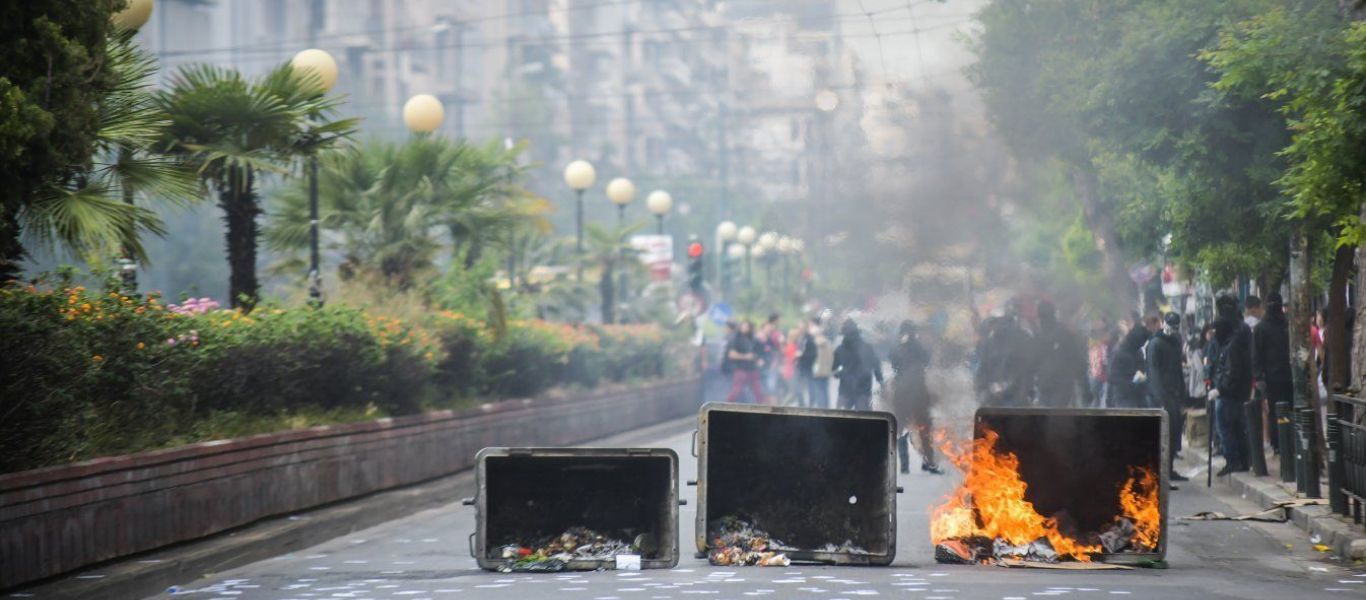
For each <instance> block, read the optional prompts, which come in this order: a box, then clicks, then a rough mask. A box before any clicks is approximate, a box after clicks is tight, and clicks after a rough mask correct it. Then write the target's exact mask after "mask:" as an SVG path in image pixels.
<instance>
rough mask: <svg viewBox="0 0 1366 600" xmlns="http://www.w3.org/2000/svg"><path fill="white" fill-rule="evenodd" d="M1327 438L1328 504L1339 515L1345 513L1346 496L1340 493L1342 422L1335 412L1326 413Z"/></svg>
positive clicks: (1342, 469) (1341, 479)
mask: <svg viewBox="0 0 1366 600" xmlns="http://www.w3.org/2000/svg"><path fill="white" fill-rule="evenodd" d="M1325 433H1326V434H1327V439H1325V440H1324V442H1325V445H1326V446H1327V448H1328V506H1329V507H1331V508H1332V509H1333V512H1334V513H1337V514H1339V515H1345V514H1347V496H1346V495H1344V494H1343V493H1342V483H1343V477H1344V474H1345V469H1344V468H1343V464H1342V458H1343V457H1342V422H1341V421H1338V417H1337V414H1336V413H1329V414H1328V431H1327V432H1325Z"/></svg>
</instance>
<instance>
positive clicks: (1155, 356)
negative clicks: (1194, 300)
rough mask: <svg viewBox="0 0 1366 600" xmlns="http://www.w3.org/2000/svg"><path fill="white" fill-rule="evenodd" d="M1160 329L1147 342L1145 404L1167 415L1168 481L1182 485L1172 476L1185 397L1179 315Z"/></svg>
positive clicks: (1177, 476) (1179, 477)
mask: <svg viewBox="0 0 1366 600" xmlns="http://www.w3.org/2000/svg"><path fill="white" fill-rule="evenodd" d="M1163 325H1164V326H1163V327H1162V329H1161V330H1160V331H1158V332H1157V333H1154V334H1153V336H1152V338H1150V339H1149V340H1148V361H1147V363H1148V402H1149V404H1151V405H1152V406H1156V407H1158V408H1162V409H1164V410H1166V411H1167V447H1168V449H1169V452H1168V456H1169V457H1170V459H1171V460H1170V461H1169V462H1168V464H1167V469H1168V473H1169V474H1170V475H1169V478H1170V480H1171V481H1185V480H1186V478H1185V477H1184V476H1182V475H1181V474H1180V473H1177V472H1176V469H1174V468H1173V464H1174V463H1175V462H1176V451H1177V449H1179V448H1180V446H1181V416H1182V414H1183V413H1182V411H1181V404H1182V401H1183V400H1184V399H1185V397H1186V381H1185V379H1184V378H1183V375H1182V372H1181V355H1182V350H1181V337H1180V335H1179V334H1178V332H1179V331H1180V329H1181V315H1178V314H1176V313H1174V312H1172V313H1167V315H1166V317H1165V318H1164V320H1163Z"/></svg>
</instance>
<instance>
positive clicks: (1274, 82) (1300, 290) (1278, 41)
mask: <svg viewBox="0 0 1366 600" xmlns="http://www.w3.org/2000/svg"><path fill="white" fill-rule="evenodd" d="M1343 8H1344V10H1343V11H1342V13H1339V12H1338V11H1335V10H1334V9H1333V7H1329V6H1324V5H1309V6H1306V7H1305V8H1303V9H1298V10H1294V9H1278V10H1273V11H1269V12H1267V13H1265V14H1262V15H1258V16H1256V17H1254V18H1251V19H1247V20H1245V21H1243V22H1241V23H1239V24H1238V25H1237V26H1235V27H1232V28H1229V29H1228V30H1227V31H1225V32H1224V33H1223V35H1221V36H1220V39H1219V43H1218V45H1217V46H1216V47H1214V48H1212V49H1210V50H1208V51H1206V52H1205V53H1203V54H1202V55H1201V58H1203V59H1204V60H1206V61H1207V62H1208V63H1209V64H1210V65H1211V66H1212V67H1213V68H1214V69H1215V70H1216V72H1217V73H1218V74H1219V80H1218V81H1217V82H1216V83H1215V86H1214V87H1215V89H1217V90H1220V91H1222V92H1225V93H1228V94H1231V95H1239V96H1243V97H1257V98H1262V99H1265V100H1267V101H1270V102H1275V103H1277V105H1278V111H1279V112H1280V114H1281V115H1282V116H1283V117H1284V118H1285V120H1286V126H1287V128H1288V130H1289V131H1290V132H1291V139H1290V141H1289V143H1288V144H1287V145H1286V146H1285V147H1284V150H1282V151H1281V155H1282V156H1283V157H1284V158H1285V160H1286V162H1287V163H1288V164H1287V168H1286V169H1285V171H1284V172H1283V173H1282V174H1281V176H1280V178H1279V179H1277V181H1276V183H1277V184H1278V185H1279V187H1280V189H1281V191H1282V192H1283V193H1284V194H1285V196H1286V197H1288V198H1289V199H1290V201H1289V205H1288V207H1287V208H1288V210H1287V211H1286V212H1287V213H1288V214H1287V217H1288V218H1290V219H1293V222H1294V223H1295V224H1296V227H1297V228H1298V230H1299V235H1298V237H1297V241H1300V242H1301V243H1300V244H1299V246H1300V247H1299V248H1298V249H1297V252H1296V257H1297V258H1298V259H1299V260H1300V264H1297V265H1295V267H1296V268H1295V269H1294V270H1293V271H1292V272H1293V273H1297V274H1299V275H1300V277H1298V278H1296V279H1297V281H1294V282H1292V283H1296V284H1297V286H1296V289H1294V290H1293V294H1292V296H1293V298H1292V302H1294V304H1297V305H1299V306H1300V307H1301V310H1298V311H1296V313H1295V316H1296V317H1297V318H1296V319H1295V321H1294V329H1295V331H1296V335H1295V342H1296V344H1297V345H1299V346H1304V345H1305V344H1306V343H1307V331H1308V325H1309V323H1308V316H1309V309H1308V307H1309V304H1308V301H1309V299H1310V297H1311V296H1310V292H1311V290H1310V282H1309V279H1310V278H1309V277H1308V272H1309V270H1310V268H1309V265H1310V264H1312V261H1314V254H1316V253H1318V252H1321V250H1320V249H1318V248H1316V247H1315V246H1314V245H1313V244H1312V241H1313V240H1315V239H1316V238H1321V237H1322V236H1320V235H1316V234H1317V232H1321V231H1324V230H1325V229H1327V230H1329V231H1331V232H1333V234H1334V235H1335V237H1336V249H1335V251H1334V254H1335V256H1334V259H1333V270H1332V273H1333V275H1332V278H1331V280H1330V283H1329V298H1330V301H1329V305H1328V318H1329V323H1328V328H1327V331H1328V332H1329V335H1328V339H1327V340H1325V341H1326V343H1327V345H1328V352H1329V357H1330V358H1331V359H1332V364H1331V365H1329V370H1328V371H1329V375H1330V376H1331V378H1330V380H1329V385H1330V386H1332V387H1334V388H1340V387H1345V386H1347V385H1348V383H1349V382H1348V378H1347V373H1348V364H1349V363H1348V361H1347V338H1346V334H1345V332H1346V328H1347V327H1346V320H1347V319H1346V309H1347V307H1346V292H1347V280H1348V277H1349V276H1350V273H1351V270H1352V260H1353V255H1354V250H1353V248H1354V247H1359V245H1360V242H1361V234H1362V231H1363V224H1366V203H1364V202H1363V200H1366V23H1364V22H1362V21H1360V20H1357V21H1355V22H1349V21H1345V20H1343V19H1342V18H1341V17H1344V16H1345V17H1349V18H1351V17H1353V16H1357V17H1358V18H1359V15H1355V14H1354V13H1353V12H1352V11H1351V10H1346V8H1347V7H1346V6H1345V5H1344V6H1343ZM1358 267H1359V265H1358ZM1358 270H1360V269H1358ZM1358 311H1359V312H1358V315H1359V316H1360V315H1363V313H1362V312H1360V311H1361V307H1360V305H1358ZM1357 339H1358V340H1362V339H1366V329H1363V328H1362V325H1361V324H1358V328H1357ZM1299 349H1303V350H1307V348H1299ZM1356 354H1357V356H1356V358H1355V360H1354V362H1355V366H1356V367H1357V371H1356V373H1357V383H1358V386H1359V385H1360V382H1361V381H1363V375H1362V372H1363V371H1366V355H1364V354H1363V352H1360V351H1358V352H1357V353H1356ZM1297 355H1298V354H1297ZM1299 366H1301V367H1302V371H1303V373H1302V375H1303V376H1302V377H1299V378H1298V379H1299V380H1300V381H1301V385H1300V386H1298V387H1300V389H1301V390H1302V392H1303V395H1304V396H1306V397H1307V398H1308V400H1310V401H1311V402H1312V401H1314V400H1315V399H1316V396H1317V388H1316V386H1314V384H1313V383H1312V381H1313V379H1314V378H1313V377H1312V376H1311V375H1310V374H1312V373H1313V372H1314V365H1313V364H1312V363H1311V362H1306V363H1305V364H1303V365H1299Z"/></svg>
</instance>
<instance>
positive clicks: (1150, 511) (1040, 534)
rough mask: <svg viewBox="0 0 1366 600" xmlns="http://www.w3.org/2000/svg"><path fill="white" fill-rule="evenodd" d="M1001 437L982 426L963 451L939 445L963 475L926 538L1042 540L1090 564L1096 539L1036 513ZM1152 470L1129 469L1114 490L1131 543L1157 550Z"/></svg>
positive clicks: (1157, 520)
mask: <svg viewBox="0 0 1366 600" xmlns="http://www.w3.org/2000/svg"><path fill="white" fill-rule="evenodd" d="M999 438H1000V436H999V435H998V434H997V433H996V432H995V431H991V430H985V431H984V432H983V435H982V436H981V437H978V438H976V439H974V440H973V441H972V444H971V447H970V448H967V449H959V448H954V447H953V446H952V445H951V444H944V445H943V447H942V449H943V451H944V454H945V455H946V456H948V457H949V459H950V460H952V461H953V462H954V464H955V465H956V466H957V467H958V469H959V470H960V471H962V472H963V473H964V477H963V482H962V484H960V485H959V486H958V488H957V489H956V490H954V491H953V492H951V493H950V494H949V496H948V498H946V500H945V502H944V503H943V504H941V505H939V506H937V507H935V509H934V510H933V512H932V513H931V520H930V537H931V539H932V541H933V543H935V544H939V543H941V542H944V541H947V540H963V539H969V538H986V539H988V540H993V539H999V540H1003V541H1005V542H1007V543H1009V544H1011V545H1023V544H1029V543H1032V542H1034V541H1036V540H1039V539H1041V538H1043V539H1047V540H1048V543H1049V544H1050V545H1051V546H1052V548H1053V550H1055V551H1056V552H1057V554H1058V558H1070V559H1073V560H1077V561H1081V562H1090V561H1091V558H1092V556H1093V555H1099V554H1101V553H1102V551H1103V547H1102V546H1101V544H1100V543H1087V542H1088V541H1095V540H1094V539H1093V540H1087V541H1081V540H1077V539H1074V538H1073V537H1072V536H1070V535H1068V534H1066V533H1063V532H1062V531H1060V530H1059V528H1058V522H1057V520H1055V519H1054V518H1051V517H1045V516H1043V515H1041V514H1039V512H1038V510H1036V509H1035V507H1034V504H1033V503H1031V502H1029V501H1028V500H1026V499H1025V491H1026V490H1027V489H1028V486H1027V485H1026V484H1025V482H1024V480H1023V479H1021V477H1020V471H1019V467H1020V461H1019V459H1018V458H1017V457H1016V456H1015V454H1014V453H1011V452H999V451H997V450H996V443H997V441H998V439H999ZM1159 485H1160V482H1159V481H1158V478H1157V476H1156V474H1154V473H1153V471H1152V470H1150V469H1146V468H1142V467H1138V468H1134V469H1133V471H1132V475H1131V477H1130V478H1129V480H1128V481H1126V482H1125V484H1124V485H1123V486H1121V488H1120V489H1119V490H1118V492H1119V504H1120V509H1121V511H1120V512H1121V515H1116V518H1117V519H1118V518H1120V517H1121V516H1122V517H1124V518H1128V519H1129V520H1130V521H1131V522H1132V523H1133V525H1134V530H1135V533H1134V537H1133V541H1134V542H1135V543H1136V544H1137V545H1139V546H1141V547H1144V548H1156V547H1157V543H1158V537H1159V535H1160V532H1161V521H1162V517H1161V511H1160V508H1159V495H1158V491H1159V490H1158V486H1159Z"/></svg>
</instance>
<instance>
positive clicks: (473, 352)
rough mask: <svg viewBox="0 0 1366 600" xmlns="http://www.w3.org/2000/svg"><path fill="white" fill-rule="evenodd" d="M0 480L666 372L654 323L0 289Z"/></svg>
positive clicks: (664, 342) (664, 348)
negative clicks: (246, 305) (251, 306)
mask: <svg viewBox="0 0 1366 600" xmlns="http://www.w3.org/2000/svg"><path fill="white" fill-rule="evenodd" d="M0 331H2V332H3V335H0V399H3V400H0V472H11V471H17V470H23V469H30V468H35V467H39V466H44V465H50V464H58V463H63V462H70V461H74V460H81V459H85V458H90V457H94V456H102V455H109V454H122V453H127V452H134V451H139V450H144V449H149V448H158V447H165V446H170V445H176V444H182V443H188V442H193V441H198V440H202V439H210V438H213V437H215V436H219V435H224V433H223V432H224V431H230V432H236V431H239V430H241V431H242V432H254V431H255V430H256V429H260V428H262V427H265V428H270V427H290V426H306V425H310V424H316V423H317V422H329V421H334V420H348V419H350V420H354V419H360V418H374V417H378V416H385V415H401V414H410V413H413V412H418V411H421V410H425V409H429V408H436V407H444V406H452V405H454V404H455V403H457V402H459V401H460V400H461V399H469V398H480V399H497V398H507V397H529V396H533V395H536V394H538V393H541V392H543V391H545V390H547V389H548V388H551V387H555V386H565V385H575V386H593V385H596V384H598V383H599V382H601V381H604V380H607V381H625V380H632V379H641V378H649V377H659V376H662V375H665V374H666V370H667V369H668V366H669V363H670V361H669V356H670V353H671V352H674V351H675V348H676V347H677V345H676V344H671V343H670V340H669V337H668V336H667V335H666V333H665V332H664V331H662V330H661V329H659V328H658V327H655V326H646V325H638V326H601V325H595V326H571V325H566V324H558V323H548V322H544V321H511V322H509V323H507V325H506V327H505V328H503V329H502V330H501V331H497V332H495V330H494V329H493V328H491V327H488V326H487V325H485V324H484V323H483V322H481V321H479V320H477V319H473V318H470V317H466V316H464V315H461V314H458V313H454V312H450V311H440V312H433V313H432V314H430V315H428V316H427V318H425V319H423V320H422V322H416V323H414V322H404V321H400V320H398V319H394V318H389V317H384V316H379V315H375V314H372V313H370V312H367V311H366V310H364V309H360V308H356V307H350V306H342V305H329V306H327V307H324V308H320V309H312V308H306V307H300V308H289V309H283V308H271V307H262V308H258V309H257V310H255V311H254V312H252V313H251V314H249V315H248V314H244V313H242V312H239V311H235V310H223V309H220V308H218V307H217V305H216V304H214V303H213V302H212V301H207V300H191V301H187V302H183V303H181V304H179V305H169V306H168V305H167V303H165V302H164V301H162V299H160V298H159V297H158V296H156V295H155V294H153V295H149V296H147V297H132V296H126V295H122V294H119V293H117V292H93V291H90V290H87V289H85V288H83V287H80V286H66V285H59V286H55V287H52V286H42V285H21V284H9V285H7V286H5V287H3V288H0Z"/></svg>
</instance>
